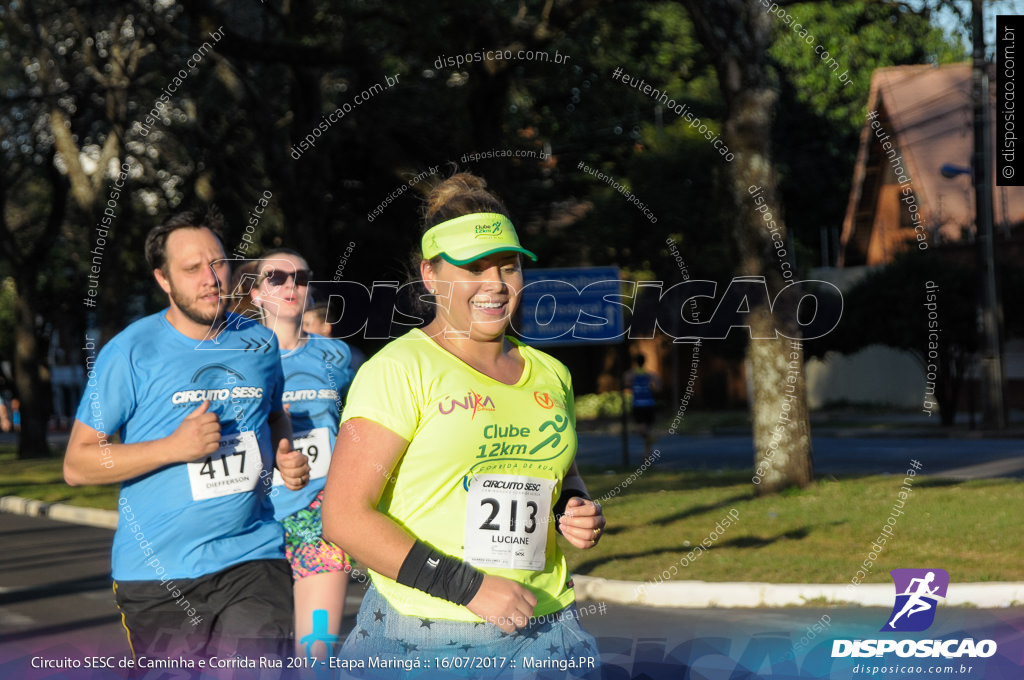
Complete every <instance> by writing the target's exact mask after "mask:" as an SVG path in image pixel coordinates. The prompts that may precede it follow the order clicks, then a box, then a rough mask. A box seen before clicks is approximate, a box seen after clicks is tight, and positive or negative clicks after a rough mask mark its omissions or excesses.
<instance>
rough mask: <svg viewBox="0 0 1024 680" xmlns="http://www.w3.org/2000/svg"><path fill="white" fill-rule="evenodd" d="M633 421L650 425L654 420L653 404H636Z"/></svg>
mask: <svg viewBox="0 0 1024 680" xmlns="http://www.w3.org/2000/svg"><path fill="white" fill-rule="evenodd" d="M633 422H635V423H638V424H640V425H650V424H651V423H653V422H654V407H653V406H634V407H633Z"/></svg>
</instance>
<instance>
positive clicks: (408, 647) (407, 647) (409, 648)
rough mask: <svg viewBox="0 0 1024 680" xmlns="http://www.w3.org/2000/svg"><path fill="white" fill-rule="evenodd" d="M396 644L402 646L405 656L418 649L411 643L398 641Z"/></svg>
mask: <svg viewBox="0 0 1024 680" xmlns="http://www.w3.org/2000/svg"><path fill="white" fill-rule="evenodd" d="M398 644H400V645H402V649H404V650H405V653H406V654H408V653H409V652H415V651H416V650H417V649H419V646H418V645H414V644H413V643H411V642H406V641H405V640H399V641H398Z"/></svg>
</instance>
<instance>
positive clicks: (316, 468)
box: [274, 427, 331, 486]
mask: <svg viewBox="0 0 1024 680" xmlns="http://www.w3.org/2000/svg"><path fill="white" fill-rule="evenodd" d="M292 448H293V449H295V450H296V451H298V452H299V453H304V454H306V458H307V459H308V461H309V478H310V480H313V479H320V478H321V477H326V476H327V470H328V468H330V467H331V435H330V433H329V432H328V431H327V428H326V427H318V428H315V429H313V430H307V431H305V432H299V433H297V434H295V435H294V436H293V437H292ZM283 484H284V478H282V477H281V473H280V471H278V469H277V468H274V486H281V485H283Z"/></svg>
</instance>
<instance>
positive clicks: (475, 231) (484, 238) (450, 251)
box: [422, 213, 537, 266]
mask: <svg viewBox="0 0 1024 680" xmlns="http://www.w3.org/2000/svg"><path fill="white" fill-rule="evenodd" d="M422 246H423V257H424V259H427V260H430V259H433V258H435V257H437V256H438V255H440V256H441V257H443V258H444V259H445V260H447V261H448V262H450V263H452V264H454V265H459V266H462V265H464V264H469V263H470V262H473V261H474V260H479V259H480V258H481V257H487V256H488V255H493V254H494V253H503V252H508V251H513V252H517V253H522V254H523V255H526V256H527V257H529V258H530V259H531V260H533V261H534V262H536V261H537V256H536V255H534V254H533V253H531V252H530V251H529V250H527V249H526V248H523V247H522V246H521V245H519V237H518V236H517V235H516V230H515V227H513V226H512V222H511V220H509V219H508V218H507V217H505V216H504V215H500V214H498V213H472V214H470V215H463V216H462V217H456V218H455V219H453V220H448V221H447V222H442V223H441V224H439V225H437V226H435V227H431V228H430V229H428V230H427V233H425V234H423V242H422Z"/></svg>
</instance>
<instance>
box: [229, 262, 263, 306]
mask: <svg viewBox="0 0 1024 680" xmlns="http://www.w3.org/2000/svg"><path fill="white" fill-rule="evenodd" d="M259 265H260V261H259V260H247V261H246V262H244V263H243V264H241V265H239V266H237V267H233V268H232V270H231V287H230V288H229V289H228V297H230V298H231V311H232V312H234V313H235V314H241V315H242V316H244V317H246V318H248V319H257V320H262V318H263V310H262V309H260V308H259V307H257V306H256V305H254V304H253V303H252V298H251V297H250V296H249V291H250V290H252V288H253V285H254V284H255V282H256V280H257V276H258V274H259V272H258V271H257V270H258V269H259ZM246 283H248V285H244V284H246Z"/></svg>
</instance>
